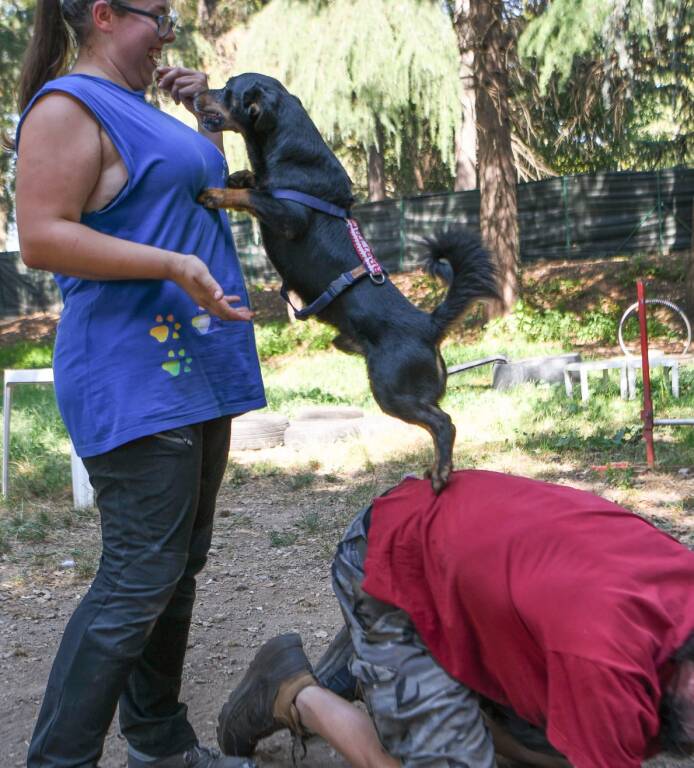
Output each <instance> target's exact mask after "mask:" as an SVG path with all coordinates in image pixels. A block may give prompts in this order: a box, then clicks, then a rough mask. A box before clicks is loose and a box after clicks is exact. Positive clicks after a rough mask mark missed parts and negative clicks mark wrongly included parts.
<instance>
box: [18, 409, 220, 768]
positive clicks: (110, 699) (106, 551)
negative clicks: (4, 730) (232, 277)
mask: <svg viewBox="0 0 694 768" xmlns="http://www.w3.org/2000/svg"><path fill="white" fill-rule="evenodd" d="M229 435H230V419H229V417H223V418H220V419H215V420H212V421H207V422H204V423H201V424H195V425H192V426H188V427H182V428H178V429H173V430H168V431H166V432H162V433H159V434H157V435H152V436H150V437H145V438H142V439H139V440H135V441H133V442H131V443H128V444H126V445H123V446H120V447H118V448H116V449H114V450H112V451H109V452H108V453H105V454H102V455H100V456H94V457H92V458H87V459H85V461H84V463H85V466H86V467H87V471H88V472H89V478H90V480H91V482H92V485H93V486H94V489H95V491H96V498H97V504H98V507H99V512H100V515H101V533H102V544H103V552H102V556H101V562H100V565H99V569H98V571H97V574H96V577H95V578H94V581H93V583H92V585H91V587H90V589H89V591H88V592H87V594H86V595H85V596H84V598H83V600H82V602H81V603H80V605H79V606H78V608H77V610H76V611H75V613H74V614H73V615H72V618H71V619H70V621H69V622H68V625H67V627H66V629H65V633H64V635H63V639H62V642H61V644H60V648H59V650H58V654H57V656H56V658H55V661H54V663H53V668H52V670H51V674H50V677H49V679H48V686H47V688H46V694H45V697H44V700H43V705H42V707H41V711H40V713H39V718H38V722H37V724H36V728H35V730H34V735H33V738H32V741H31V745H30V747H29V755H28V762H27V766H28V768H78V766H79V768H95V767H96V765H97V762H98V760H99V757H100V756H101V752H102V750H103V743H104V738H105V736H106V732H107V731H108V728H109V726H110V724H111V721H112V720H113V715H114V713H115V710H116V705H117V704H118V705H119V708H120V726H121V730H122V732H123V734H124V735H125V737H126V738H127V740H128V742H129V744H130V745H131V746H132V747H134V748H135V749H136V750H138V751H140V752H143V753H145V754H148V755H152V756H155V757H164V756H168V755H172V754H176V753H178V752H183V751H185V750H186V749H188V748H190V747H192V746H193V745H194V744H196V742H197V740H196V736H195V732H194V731H193V728H192V726H191V725H190V723H189V722H188V719H187V716H186V713H187V708H186V706H185V704H181V703H180V702H179V700H178V696H179V692H180V687H181V672H182V669H183V659H184V656H185V651H186V646H187V643H188V630H189V628H190V619H191V614H192V610H193V602H194V600H195V576H196V574H197V573H198V572H199V571H200V570H201V568H202V567H203V565H204V564H205V560H206V557H207V550H208V549H209V546H210V541H211V537H212V520H213V517H214V508H215V500H216V496H217V491H218V490H219V486H220V484H221V481H222V477H223V475H224V469H225V467H226V463H227V456H228V453H229Z"/></svg>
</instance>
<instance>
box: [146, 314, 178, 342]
mask: <svg viewBox="0 0 694 768" xmlns="http://www.w3.org/2000/svg"><path fill="white" fill-rule="evenodd" d="M154 321H155V322H156V323H158V325H155V326H154V328H150V329H149V335H150V336H154V338H155V339H156V340H157V341H158V342H159V343H160V344H163V343H164V342H166V341H168V339H169V336H171V338H172V339H178V338H180V335H179V333H178V331H179V330H180V328H181V324H180V323H177V322H176V318H175V317H174V316H173V315H171V314H169V315H166V318H164V315H157V316H156V317H155V318H154Z"/></svg>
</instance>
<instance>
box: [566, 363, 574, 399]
mask: <svg viewBox="0 0 694 768" xmlns="http://www.w3.org/2000/svg"><path fill="white" fill-rule="evenodd" d="M564 390H565V391H566V396H567V397H573V394H574V383H573V381H572V380H571V372H570V371H567V370H566V368H564Z"/></svg>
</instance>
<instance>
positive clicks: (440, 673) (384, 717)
mask: <svg viewBox="0 0 694 768" xmlns="http://www.w3.org/2000/svg"><path fill="white" fill-rule="evenodd" d="M367 511H368V510H364V511H363V512H362V513H361V514H360V515H358V516H357V517H356V518H355V520H354V521H353V522H352V524H351V525H350V527H349V529H348V530H347V533H346V534H345V536H344V538H343V540H342V542H341V543H340V545H339V546H338V549H337V554H336V556H335V560H334V561H333V569H332V572H333V588H334V590H335V594H336V596H337V599H338V601H339V603H340V607H341V609H342V613H343V616H344V619H345V623H346V626H347V629H348V631H349V634H350V636H351V640H352V645H353V648H354V652H353V654H352V655H351V658H350V660H349V662H348V665H349V670H350V672H351V673H352V675H353V676H354V677H355V678H356V680H357V681H358V684H359V686H360V688H361V691H362V694H363V698H364V702H365V703H366V706H367V708H368V710H369V712H370V714H371V716H372V718H373V721H374V725H375V727H376V731H377V732H378V736H379V739H380V740H381V743H382V744H383V747H384V748H385V750H386V751H387V752H388V753H389V754H390V755H392V756H393V757H396V758H398V759H399V760H400V761H401V763H402V765H403V766H404V768H493V766H495V765H496V763H495V758H494V746H493V743H492V739H491V736H490V735H489V732H488V731H487V728H486V726H485V724H484V720H483V718H482V714H481V711H480V707H479V703H478V700H477V696H476V694H475V693H473V692H472V691H471V690H470V689H469V688H467V687H466V686H464V685H463V684H462V683H460V682H458V681H457V680H454V679H453V678H452V677H450V675H448V674H447V673H446V672H445V671H444V670H443V669H442V668H441V667H440V666H439V665H438V664H437V663H436V661H435V660H434V659H433V658H432V656H431V654H430V653H429V652H428V650H427V648H426V647H425V645H424V643H423V642H422V640H421V638H420V637H419V635H418V634H417V632H416V630H415V628H414V626H413V625H412V622H411V621H410V619H409V617H408V615H407V614H406V613H405V612H404V611H401V610H400V609H398V608H395V607H394V606H392V605H388V604H387V603H383V602H381V601H379V600H376V599H375V598H373V597H371V596H370V595H368V594H366V592H364V590H363V589H362V587H361V584H362V581H363V579H364V556H365V552H366V530H365V522H364V518H365V515H366V513H367ZM334 661H335V660H334V659H326V662H325V663H323V662H321V663H320V664H319V665H318V668H317V670H316V671H317V674H318V677H319V679H321V681H322V682H324V683H325V684H326V685H327V687H330V688H333V689H336V690H337V688H339V687H340V686H342V687H343V688H344V684H345V680H340V679H339V677H340V676H339V675H333V676H332V679H331V680H327V679H326V678H325V677H324V676H323V674H322V673H324V672H326V671H327V669H328V667H329V666H332V667H333V669H336V668H337V665H335V664H334V663H332V664H331V662H334ZM342 677H343V678H344V677H345V676H344V674H343V675H342ZM340 692H341V693H342V695H344V693H343V692H342V691H340Z"/></svg>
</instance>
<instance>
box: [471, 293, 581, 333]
mask: <svg viewBox="0 0 694 768" xmlns="http://www.w3.org/2000/svg"><path fill="white" fill-rule="evenodd" d="M577 325H578V318H577V317H576V315H574V314H573V313H570V312H561V311H559V310H556V309H547V310H540V309H536V308H534V307H532V306H530V305H529V304H527V303H526V302H524V301H522V300H521V301H519V302H517V303H516V305H515V307H514V308H513V310H512V311H511V312H509V313H508V314H507V315H504V316H503V317H497V318H494V319H493V320H491V321H490V322H489V324H488V325H487V329H486V333H485V338H486V339H488V340H490V341H492V340H496V339H501V338H506V339H510V338H517V337H520V338H522V339H524V340H525V341H563V340H565V339H568V338H569V337H570V336H571V335H572V333H574V332H575V330H576V327H577Z"/></svg>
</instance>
